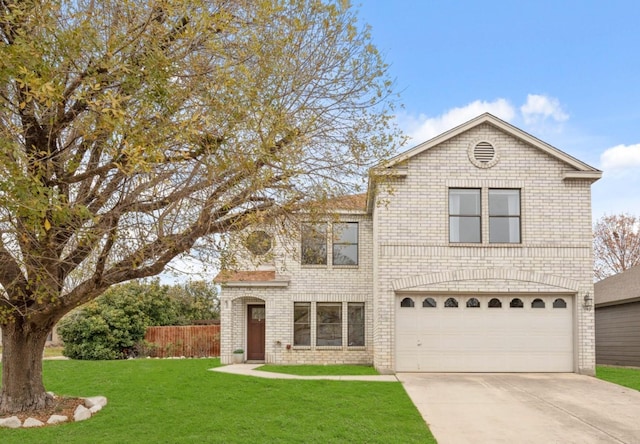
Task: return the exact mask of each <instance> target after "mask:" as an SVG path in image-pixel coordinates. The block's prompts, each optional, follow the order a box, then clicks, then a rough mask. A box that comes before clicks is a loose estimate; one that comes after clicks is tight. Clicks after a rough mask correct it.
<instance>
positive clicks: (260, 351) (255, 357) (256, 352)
mask: <svg viewBox="0 0 640 444" xmlns="http://www.w3.org/2000/svg"><path fill="white" fill-rule="evenodd" d="M253 308H262V309H263V310H264V313H265V316H264V318H262V319H261V322H252V321H253V319H252V316H251V315H252V313H251V312H252V310H253ZM246 313H247V324H246V325H247V350H246V352H247V355H246V359H247V361H264V360H265V351H266V306H265V304H247V311H246ZM258 325H261V326H262V328H261V329H260V328H258V330H255V328H256V326H258ZM255 334H257V335H258V337H257V338H255V339H254V340H253V341H252V339H253V335H255ZM258 344H259V345H258ZM254 347H256V348H257V349H254Z"/></svg>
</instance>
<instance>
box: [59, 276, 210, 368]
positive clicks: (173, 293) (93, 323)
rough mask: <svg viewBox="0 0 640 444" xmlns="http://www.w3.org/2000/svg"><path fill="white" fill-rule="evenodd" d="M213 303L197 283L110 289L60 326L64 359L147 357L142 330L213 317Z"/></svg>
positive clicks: (140, 284)
mask: <svg viewBox="0 0 640 444" xmlns="http://www.w3.org/2000/svg"><path fill="white" fill-rule="evenodd" d="M191 285H194V287H193V289H192V288H191ZM207 289H209V292H208V293H207V291H206V290H207ZM207 298H209V299H208V300H207ZM216 298H217V293H216V292H215V289H214V290H213V293H211V289H210V287H208V286H207V285H206V284H199V283H193V284H183V285H181V286H176V287H169V286H166V285H160V283H159V282H158V280H153V281H150V282H144V281H133V282H129V283H126V284H121V285H118V286H114V287H112V288H110V289H108V290H107V291H106V292H105V293H104V294H103V295H102V296H100V297H99V298H97V299H95V300H94V301H92V302H91V303H89V304H87V305H85V306H83V307H82V308H80V309H79V310H76V311H74V312H73V313H71V314H70V315H68V316H67V317H65V318H64V319H63V320H62V321H61V322H60V324H59V327H58V332H59V333H60V337H61V338H62V340H63V342H64V350H63V354H64V355H65V356H67V357H69V358H72V359H88V360H103V359H124V358H127V357H129V356H135V355H137V354H138V353H141V354H142V355H147V354H148V353H150V352H151V350H149V348H148V347H146V346H145V345H144V342H143V340H144V334H145V331H146V329H147V327H149V326H161V325H184V324H188V323H189V320H190V319H193V318H192V317H193V316H198V317H205V316H208V317H213V316H214V315H215V314H216V313H215V310H214V309H215V308H216V307H217V299H216Z"/></svg>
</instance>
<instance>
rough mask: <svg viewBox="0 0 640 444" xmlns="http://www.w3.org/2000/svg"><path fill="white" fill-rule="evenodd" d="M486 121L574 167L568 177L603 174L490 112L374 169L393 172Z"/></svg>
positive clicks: (585, 177) (598, 175) (592, 177)
mask: <svg viewBox="0 0 640 444" xmlns="http://www.w3.org/2000/svg"><path fill="white" fill-rule="evenodd" d="M485 123H487V124H490V125H493V126H494V127H496V128H498V129H499V130H501V131H503V132H505V133H507V134H509V135H511V136H512V137H514V138H516V139H519V140H522V141H523V142H525V143H527V144H529V145H531V146H533V147H535V148H537V149H539V150H541V151H543V152H545V153H547V154H548V155H550V156H551V157H554V158H555V159H558V160H559V161H561V162H563V163H565V164H566V165H568V166H570V167H572V168H573V169H574V170H575V171H574V172H572V173H571V174H569V175H568V176H566V178H568V179H579V178H580V179H591V180H597V179H599V178H600V177H601V176H602V171H600V170H598V169H596V168H594V167H592V166H590V165H587V164H586V163H584V162H582V161H580V160H578V159H576V158H575V157H573V156H571V155H569V154H567V153H565V152H564V151H561V150H559V149H557V148H555V147H553V146H551V145H549V144H548V143H546V142H543V141H542V140H540V139H538V138H536V137H534V136H532V135H531V134H529V133H527V132H525V131H522V130H521V129H519V128H516V127H515V126H513V125H511V124H509V123H507V122H505V121H504V120H501V119H499V118H497V117H496V116H494V115H492V114H489V113H484V114H481V115H479V116H478V117H476V118H474V119H471V120H469V121H468V122H466V123H463V124H462V125H459V126H457V127H455V128H453V129H450V130H449V131H446V132H444V133H442V134H440V135H438V136H436V137H434V138H432V139H430V140H427V141H426V142H423V143H421V144H419V145H417V146H415V147H414V148H411V149H410V150H408V151H405V152H404V153H401V154H398V155H397V156H395V157H393V158H391V159H389V160H388V161H386V162H383V163H381V164H380V165H378V166H377V167H375V168H374V170H375V171H376V172H377V173H379V174H385V172H386V173H387V174H393V173H392V172H391V171H389V170H391V169H393V168H394V167H397V166H398V165H399V164H401V163H403V162H405V161H407V160H409V159H411V158H412V157H415V156H417V155H418V154H420V153H422V152H425V151H427V150H429V149H431V148H433V147H435V146H437V145H440V144H442V143H443V142H446V141H448V140H450V139H452V138H454V137H456V136H458V135H460V134H462V133H464V132H466V131H469V130H470V129H472V128H474V127H476V126H479V125H482V124H485ZM385 170H387V171H385Z"/></svg>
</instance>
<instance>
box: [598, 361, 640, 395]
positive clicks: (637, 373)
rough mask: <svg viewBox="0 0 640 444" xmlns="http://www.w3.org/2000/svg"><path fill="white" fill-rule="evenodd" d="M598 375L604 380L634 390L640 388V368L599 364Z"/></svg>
mask: <svg viewBox="0 0 640 444" xmlns="http://www.w3.org/2000/svg"><path fill="white" fill-rule="evenodd" d="M596 377H597V378H598V379H602V380H603V381H609V382H613V383H614V384H618V385H622V386H624V387H628V388H631V389H634V390H640V368H629V367H609V366H604V365H599V366H597V367H596Z"/></svg>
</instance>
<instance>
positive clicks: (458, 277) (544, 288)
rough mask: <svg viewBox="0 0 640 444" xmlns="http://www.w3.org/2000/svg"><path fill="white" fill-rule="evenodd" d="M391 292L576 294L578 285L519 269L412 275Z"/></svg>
mask: <svg viewBox="0 0 640 444" xmlns="http://www.w3.org/2000/svg"><path fill="white" fill-rule="evenodd" d="M391 287H392V289H393V290H394V291H395V292H405V291H411V292H414V291H452V290H455V291H477V292H504V291H508V292H532V291H535V292H545V293H547V292H548V293H576V292H578V290H579V289H580V284H579V283H578V282H576V281H574V280H572V279H568V278H566V277H563V276H556V275H552V274H546V273H540V272H535V271H529V270H519V269H509V268H501V269H492V268H484V269H469V270H452V271H445V272H439V273H427V274H420V275H413V276H409V277H406V278H402V279H396V280H394V281H392V282H391Z"/></svg>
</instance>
